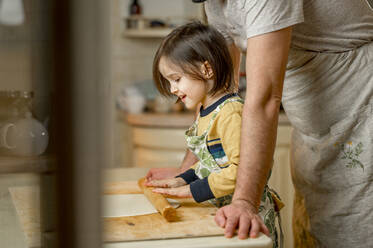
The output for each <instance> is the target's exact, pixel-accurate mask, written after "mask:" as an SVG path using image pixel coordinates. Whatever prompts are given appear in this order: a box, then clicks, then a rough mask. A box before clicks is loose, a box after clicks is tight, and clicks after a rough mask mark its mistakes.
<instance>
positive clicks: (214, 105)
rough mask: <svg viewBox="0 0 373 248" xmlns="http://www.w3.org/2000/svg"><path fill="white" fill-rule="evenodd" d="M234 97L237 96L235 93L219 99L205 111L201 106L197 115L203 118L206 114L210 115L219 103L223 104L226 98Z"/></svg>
mask: <svg viewBox="0 0 373 248" xmlns="http://www.w3.org/2000/svg"><path fill="white" fill-rule="evenodd" d="M234 96H238V95H237V93H231V94H227V95H225V96H223V97H221V98H220V99H219V100H217V101H216V102H214V103H213V104H211V105H210V106H208V107H207V108H206V109H203V106H201V108H200V110H199V115H200V117H204V116H206V115H208V114H210V113H211V112H212V111H214V110H215V109H216V108H217V107H218V106H219V105H220V104H221V103H223V102H224V101H225V100H227V99H228V98H231V97H234Z"/></svg>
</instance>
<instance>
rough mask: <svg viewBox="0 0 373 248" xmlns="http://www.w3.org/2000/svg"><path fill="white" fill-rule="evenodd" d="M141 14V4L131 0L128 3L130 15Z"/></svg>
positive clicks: (136, 0)
mask: <svg viewBox="0 0 373 248" xmlns="http://www.w3.org/2000/svg"><path fill="white" fill-rule="evenodd" d="M140 14H141V5H140V4H139V1H138V0H132V2H131V4H130V15H140Z"/></svg>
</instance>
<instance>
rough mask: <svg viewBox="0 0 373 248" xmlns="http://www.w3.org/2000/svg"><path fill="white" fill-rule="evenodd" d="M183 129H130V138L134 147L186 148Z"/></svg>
mask: <svg viewBox="0 0 373 248" xmlns="http://www.w3.org/2000/svg"><path fill="white" fill-rule="evenodd" d="M184 133H185V130H184V129H163V128H140V127H134V128H133V129H132V135H133V136H132V138H133V139H132V140H133V145H134V146H135V147H149V148H150V147H151V148H156V149H157V148H158V149H169V150H174V149H179V150H180V149H184V150H185V149H186V148H187V145H186V141H185V138H184Z"/></svg>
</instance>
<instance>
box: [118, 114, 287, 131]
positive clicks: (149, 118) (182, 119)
mask: <svg viewBox="0 0 373 248" xmlns="http://www.w3.org/2000/svg"><path fill="white" fill-rule="evenodd" d="M125 120H126V121H127V123H128V124H130V125H132V126H142V127H160V128H183V129H185V128H188V127H189V126H190V125H191V124H192V123H193V121H194V114H193V113H192V112H172V113H153V112H144V113H141V114H128V113H125ZM279 125H290V123H289V120H288V118H287V116H286V114H285V113H284V112H281V113H280V115H279Z"/></svg>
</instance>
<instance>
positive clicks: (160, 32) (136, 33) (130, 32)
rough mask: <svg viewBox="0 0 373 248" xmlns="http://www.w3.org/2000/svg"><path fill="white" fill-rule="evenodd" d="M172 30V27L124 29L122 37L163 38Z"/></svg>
mask: <svg viewBox="0 0 373 248" xmlns="http://www.w3.org/2000/svg"><path fill="white" fill-rule="evenodd" d="M171 31H172V28H144V29H125V30H124V31H123V37H127V38H163V37H165V36H166V35H168V34H169V33H170V32H171Z"/></svg>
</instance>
